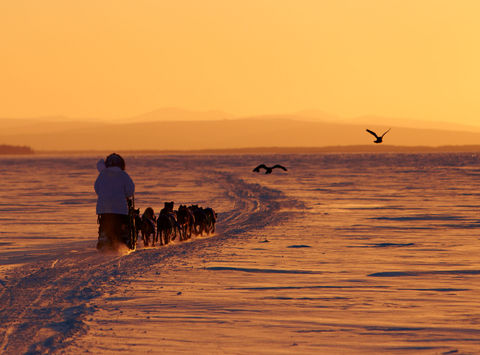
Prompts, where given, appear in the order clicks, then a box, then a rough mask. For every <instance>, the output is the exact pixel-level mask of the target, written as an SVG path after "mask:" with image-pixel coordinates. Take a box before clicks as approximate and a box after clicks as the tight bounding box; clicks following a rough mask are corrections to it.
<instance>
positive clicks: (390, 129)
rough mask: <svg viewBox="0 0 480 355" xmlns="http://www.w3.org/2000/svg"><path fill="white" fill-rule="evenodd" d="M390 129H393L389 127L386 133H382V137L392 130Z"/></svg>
mask: <svg viewBox="0 0 480 355" xmlns="http://www.w3.org/2000/svg"><path fill="white" fill-rule="evenodd" d="M390 130H391V128H389V129H387V130H386V131H385V133H384V134H382V137H383V136H384V135H386V134H387V133H388V131H390Z"/></svg>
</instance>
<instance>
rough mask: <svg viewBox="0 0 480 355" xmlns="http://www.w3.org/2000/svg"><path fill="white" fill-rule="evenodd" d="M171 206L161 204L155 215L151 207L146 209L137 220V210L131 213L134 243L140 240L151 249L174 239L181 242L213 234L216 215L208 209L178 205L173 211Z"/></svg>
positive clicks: (171, 204)
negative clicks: (139, 238) (195, 236)
mask: <svg viewBox="0 0 480 355" xmlns="http://www.w3.org/2000/svg"><path fill="white" fill-rule="evenodd" d="M173 207H174V202H173V201H171V202H165V206H164V207H163V209H162V210H161V211H160V213H159V214H158V217H157V216H156V215H155V212H154V210H153V208H152V207H147V208H146V209H145V211H144V212H143V214H142V216H140V209H136V210H135V232H136V238H137V239H138V236H139V233H140V234H141V236H142V240H143V245H144V246H146V247H148V246H152V247H154V246H155V245H156V244H157V243H158V244H159V245H166V244H168V243H170V242H171V241H172V240H175V239H176V238H177V236H178V238H179V241H184V240H187V239H189V238H191V237H192V235H200V236H203V234H204V233H205V234H207V235H208V234H211V233H214V232H215V222H216V220H217V214H216V213H215V211H214V210H213V209H212V208H210V207H207V208H203V207H200V206H198V205H191V206H186V205H180V206H179V207H178V209H177V210H174V209H173Z"/></svg>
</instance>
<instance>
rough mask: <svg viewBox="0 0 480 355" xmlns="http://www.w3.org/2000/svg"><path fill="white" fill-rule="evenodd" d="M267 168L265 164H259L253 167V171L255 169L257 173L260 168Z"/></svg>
mask: <svg viewBox="0 0 480 355" xmlns="http://www.w3.org/2000/svg"><path fill="white" fill-rule="evenodd" d="M262 168H263V169H265V170H266V169H267V167H266V166H265V164H260V165H259V166H257V167H256V168H255V169H253V171H255V172H256V173H258V172H259V171H260V169H262Z"/></svg>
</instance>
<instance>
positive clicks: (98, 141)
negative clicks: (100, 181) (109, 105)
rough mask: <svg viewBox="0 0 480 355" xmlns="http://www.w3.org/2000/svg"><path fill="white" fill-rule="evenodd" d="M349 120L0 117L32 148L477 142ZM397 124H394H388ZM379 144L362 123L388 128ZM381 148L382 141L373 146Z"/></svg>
mask: <svg viewBox="0 0 480 355" xmlns="http://www.w3.org/2000/svg"><path fill="white" fill-rule="evenodd" d="M357 120H358V122H357V121H355V122H352V120H350V121H349V120H345V119H341V118H337V117H335V116H331V115H327V114H324V113H321V112H318V113H315V112H314V111H308V112H300V113H298V114H291V115H269V116H258V117H248V118H235V117H233V116H231V115H228V114H226V113H223V112H219V111H209V112H198V113H197V112H194V111H184V110H177V109H162V110H157V111H153V112H151V113H148V114H145V115H140V116H136V117H132V118H130V119H122V120H118V121H107V120H93V119H90V120H80V119H78V120H75V119H68V118H62V117H50V118H48V117H46V118H38V119H0V127H2V130H1V131H0V144H9V145H28V146H30V147H32V148H33V149H35V150H38V151H41V150H83V151H85V150H102V151H105V150H107V151H109V150H112V151H114V150H117V151H120V150H124V151H125V150H199V149H238V148H249V147H327V146H352V145H354V146H355V145H357V146H358V145H371V146H372V149H378V150H380V149H385V148H380V146H382V147H385V146H388V145H393V146H410V147H413V146H447V145H449V146H450V145H477V144H480V128H478V127H466V126H458V125H453V124H443V125H442V124H439V126H440V127H443V128H442V129H441V128H429V127H430V126H432V127H434V126H435V124H434V123H431V124H430V123H425V122H424V123H418V126H419V127H420V128H417V127H412V126H413V125H415V121H411V122H408V121H405V122H406V123H405V125H402V121H401V120H398V121H394V120H392V119H390V120H389V119H381V118H378V117H364V118H361V119H357ZM390 123H395V124H392V125H391V124H390ZM390 127H391V128H392V129H391V131H390V132H389V133H388V134H387V135H386V136H385V137H384V143H383V144H381V145H375V144H373V143H372V141H373V137H372V136H371V135H370V134H368V133H367V132H366V131H365V129H366V128H370V129H372V130H374V131H377V132H379V133H381V132H383V131H384V130H386V129H388V128H390ZM375 147H377V148H375Z"/></svg>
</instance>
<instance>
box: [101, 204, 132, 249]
mask: <svg viewBox="0 0 480 355" xmlns="http://www.w3.org/2000/svg"><path fill="white" fill-rule="evenodd" d="M127 202H128V215H126V216H124V215H118V214H112V213H106V214H103V215H99V216H98V225H99V226H98V242H97V249H98V250H102V251H103V250H118V249H120V248H121V247H122V246H126V247H127V248H128V249H130V250H135V249H136V247H137V234H136V228H135V213H136V211H135V200H134V199H133V198H131V199H128V200H127Z"/></svg>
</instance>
